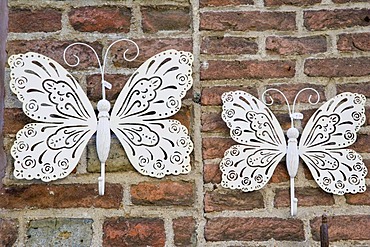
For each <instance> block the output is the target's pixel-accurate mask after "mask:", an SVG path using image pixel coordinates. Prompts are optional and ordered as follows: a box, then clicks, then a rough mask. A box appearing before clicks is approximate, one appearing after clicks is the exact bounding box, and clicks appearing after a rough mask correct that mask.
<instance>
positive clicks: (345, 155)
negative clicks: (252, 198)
mask: <svg viewBox="0 0 370 247" xmlns="http://www.w3.org/2000/svg"><path fill="white" fill-rule="evenodd" d="M304 90H305V89H304ZM276 91H278V90H276ZM301 91H302V90H301ZM301 91H300V92H301ZM279 92H280V91H279ZM300 92H299V93H300ZM280 93H281V92H280ZM299 93H298V94H297V96H298V95H299ZM282 95H283V94H282ZM317 95H318V93H317ZM283 96H284V98H285V100H286V102H287V99H286V97H285V95H283ZM297 96H296V98H295V100H294V103H293V112H294V106H295V101H296V99H297ZM310 99H311V98H309V102H310V103H311V101H310ZM222 102H223V111H222V119H223V120H224V121H225V122H226V124H227V126H228V127H229V128H230V136H231V138H232V139H234V140H235V141H236V142H238V143H239V144H237V145H234V146H232V147H230V148H229V149H228V150H226V152H225V154H224V158H223V159H222V161H221V163H220V170H221V172H222V181H221V185H222V186H223V187H226V188H231V189H241V190H242V191H253V190H257V189H260V188H262V187H263V186H265V185H266V184H267V182H268V181H269V179H270V178H271V176H272V174H273V171H274V170H275V168H276V166H277V165H278V163H279V162H280V160H281V159H282V158H283V157H286V166H287V170H288V173H289V176H290V183H291V186H290V189H291V214H292V215H296V213H297V208H296V206H297V199H296V198H295V197H294V178H295V176H296V175H297V171H298V165H299V159H300V158H301V159H302V160H303V161H304V163H305V164H306V165H307V166H308V168H309V170H310V171H311V174H312V176H313V178H314V180H315V181H316V182H317V184H318V185H319V186H320V187H321V188H322V189H323V190H324V191H326V192H328V193H334V194H338V195H343V194H344V193H359V192H364V191H365V190H366V185H365V176H366V174H367V168H366V166H365V164H364V162H363V161H362V157H361V156H360V155H359V154H357V153H356V152H355V151H354V150H351V149H347V148H346V147H348V146H349V145H351V144H353V143H354V142H355V140H356V132H357V131H358V130H359V128H360V126H361V125H362V124H363V123H364V122H365V107H364V105H365V102H366V98H365V97H364V96H363V95H361V94H356V93H342V94H340V95H337V96H336V97H334V98H332V99H330V100H328V101H327V102H326V103H325V104H323V105H322V106H321V107H320V108H319V109H318V110H317V111H316V112H315V113H314V114H313V116H312V117H311V118H310V119H309V121H308V122H307V124H306V126H305V128H304V129H303V131H302V134H301V136H300V138H298V137H299V131H298V130H297V129H296V128H295V127H294V124H293V123H294V120H295V117H297V116H299V115H300V114H292V113H291V111H290V106H289V104H288V102H287V105H288V109H289V114H290V116H291V128H290V129H289V130H288V131H287V137H288V141H286V138H285V135H284V132H283V130H282V128H281V127H280V124H279V122H278V121H277V119H276V117H275V116H274V114H273V113H272V112H271V111H270V109H269V108H268V107H267V106H266V105H265V104H264V103H262V102H261V101H260V100H258V99H257V98H255V97H254V96H252V95H250V94H248V93H246V92H244V91H232V92H227V93H224V94H223V95H222Z"/></svg>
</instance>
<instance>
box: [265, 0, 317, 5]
mask: <svg viewBox="0 0 370 247" xmlns="http://www.w3.org/2000/svg"><path fill="white" fill-rule="evenodd" d="M317 3H321V0H265V6H268V7H271V6H282V5H292V6H309V5H314V4H317Z"/></svg>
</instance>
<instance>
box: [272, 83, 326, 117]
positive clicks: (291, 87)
mask: <svg viewBox="0 0 370 247" xmlns="http://www.w3.org/2000/svg"><path fill="white" fill-rule="evenodd" d="M269 88H275V89H278V90H280V91H281V92H282V93H284V95H285V97H286V98H287V99H288V102H289V104H290V105H292V104H293V101H294V98H295V97H296V95H297V93H298V92H299V91H300V90H302V89H304V88H313V89H315V90H317V91H318V92H319V95H320V101H319V102H322V101H324V100H325V87H324V86H322V85H315V84H307V83H302V84H275V85H271V86H267V89H269ZM268 95H270V96H271V97H272V98H273V100H274V105H275V104H277V105H280V104H281V105H286V103H285V100H284V98H283V96H282V95H281V94H280V93H278V92H276V91H273V90H271V91H269V92H268ZM311 95H312V99H311V101H313V102H315V101H316V100H317V95H316V93H315V92H314V91H312V90H304V91H303V92H301V93H300V94H299V97H298V99H297V103H308V99H309V97H310V96H311ZM266 100H267V102H268V103H269V102H270V101H269V99H266ZM295 110H296V111H298V112H299V110H300V109H299V108H297V109H295Z"/></svg>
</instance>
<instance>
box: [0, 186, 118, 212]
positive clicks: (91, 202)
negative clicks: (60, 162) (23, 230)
mask: <svg viewBox="0 0 370 247" xmlns="http://www.w3.org/2000/svg"><path fill="white" fill-rule="evenodd" d="M105 186H106V188H105V195H104V196H98V186H97V185H96V184H63V185H44V184H33V185H27V186H26V185H24V186H13V187H6V188H3V189H2V190H1V191H0V195H1V200H0V208H5V209H22V208H41V209H43V208H78V207H81V208H89V207H96V208H119V206H120V204H121V201H122V196H123V189H122V186H121V185H118V184H106V185H105Z"/></svg>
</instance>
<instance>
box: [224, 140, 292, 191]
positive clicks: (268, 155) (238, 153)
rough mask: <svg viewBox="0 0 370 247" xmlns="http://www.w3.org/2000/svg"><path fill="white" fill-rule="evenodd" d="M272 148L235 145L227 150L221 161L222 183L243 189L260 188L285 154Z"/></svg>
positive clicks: (225, 185) (229, 186) (228, 186)
mask: <svg viewBox="0 0 370 247" xmlns="http://www.w3.org/2000/svg"><path fill="white" fill-rule="evenodd" d="M270 148H271V149H270ZM270 148H268V147H260V148H257V149H256V148H250V147H248V146H245V145H234V146H232V147H231V148H229V149H228V150H226V152H225V155H224V158H223V159H222V161H221V163H220V170H221V172H222V182H221V185H222V186H223V187H225V188H230V189H241V190H243V191H253V190H258V189H260V188H262V187H263V186H265V185H266V184H267V182H268V181H269V180H270V178H271V176H272V174H273V172H274V170H275V168H276V166H277V165H278V163H279V161H280V160H281V159H282V158H283V157H284V155H285V153H284V152H282V151H279V150H277V149H275V148H273V147H270Z"/></svg>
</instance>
